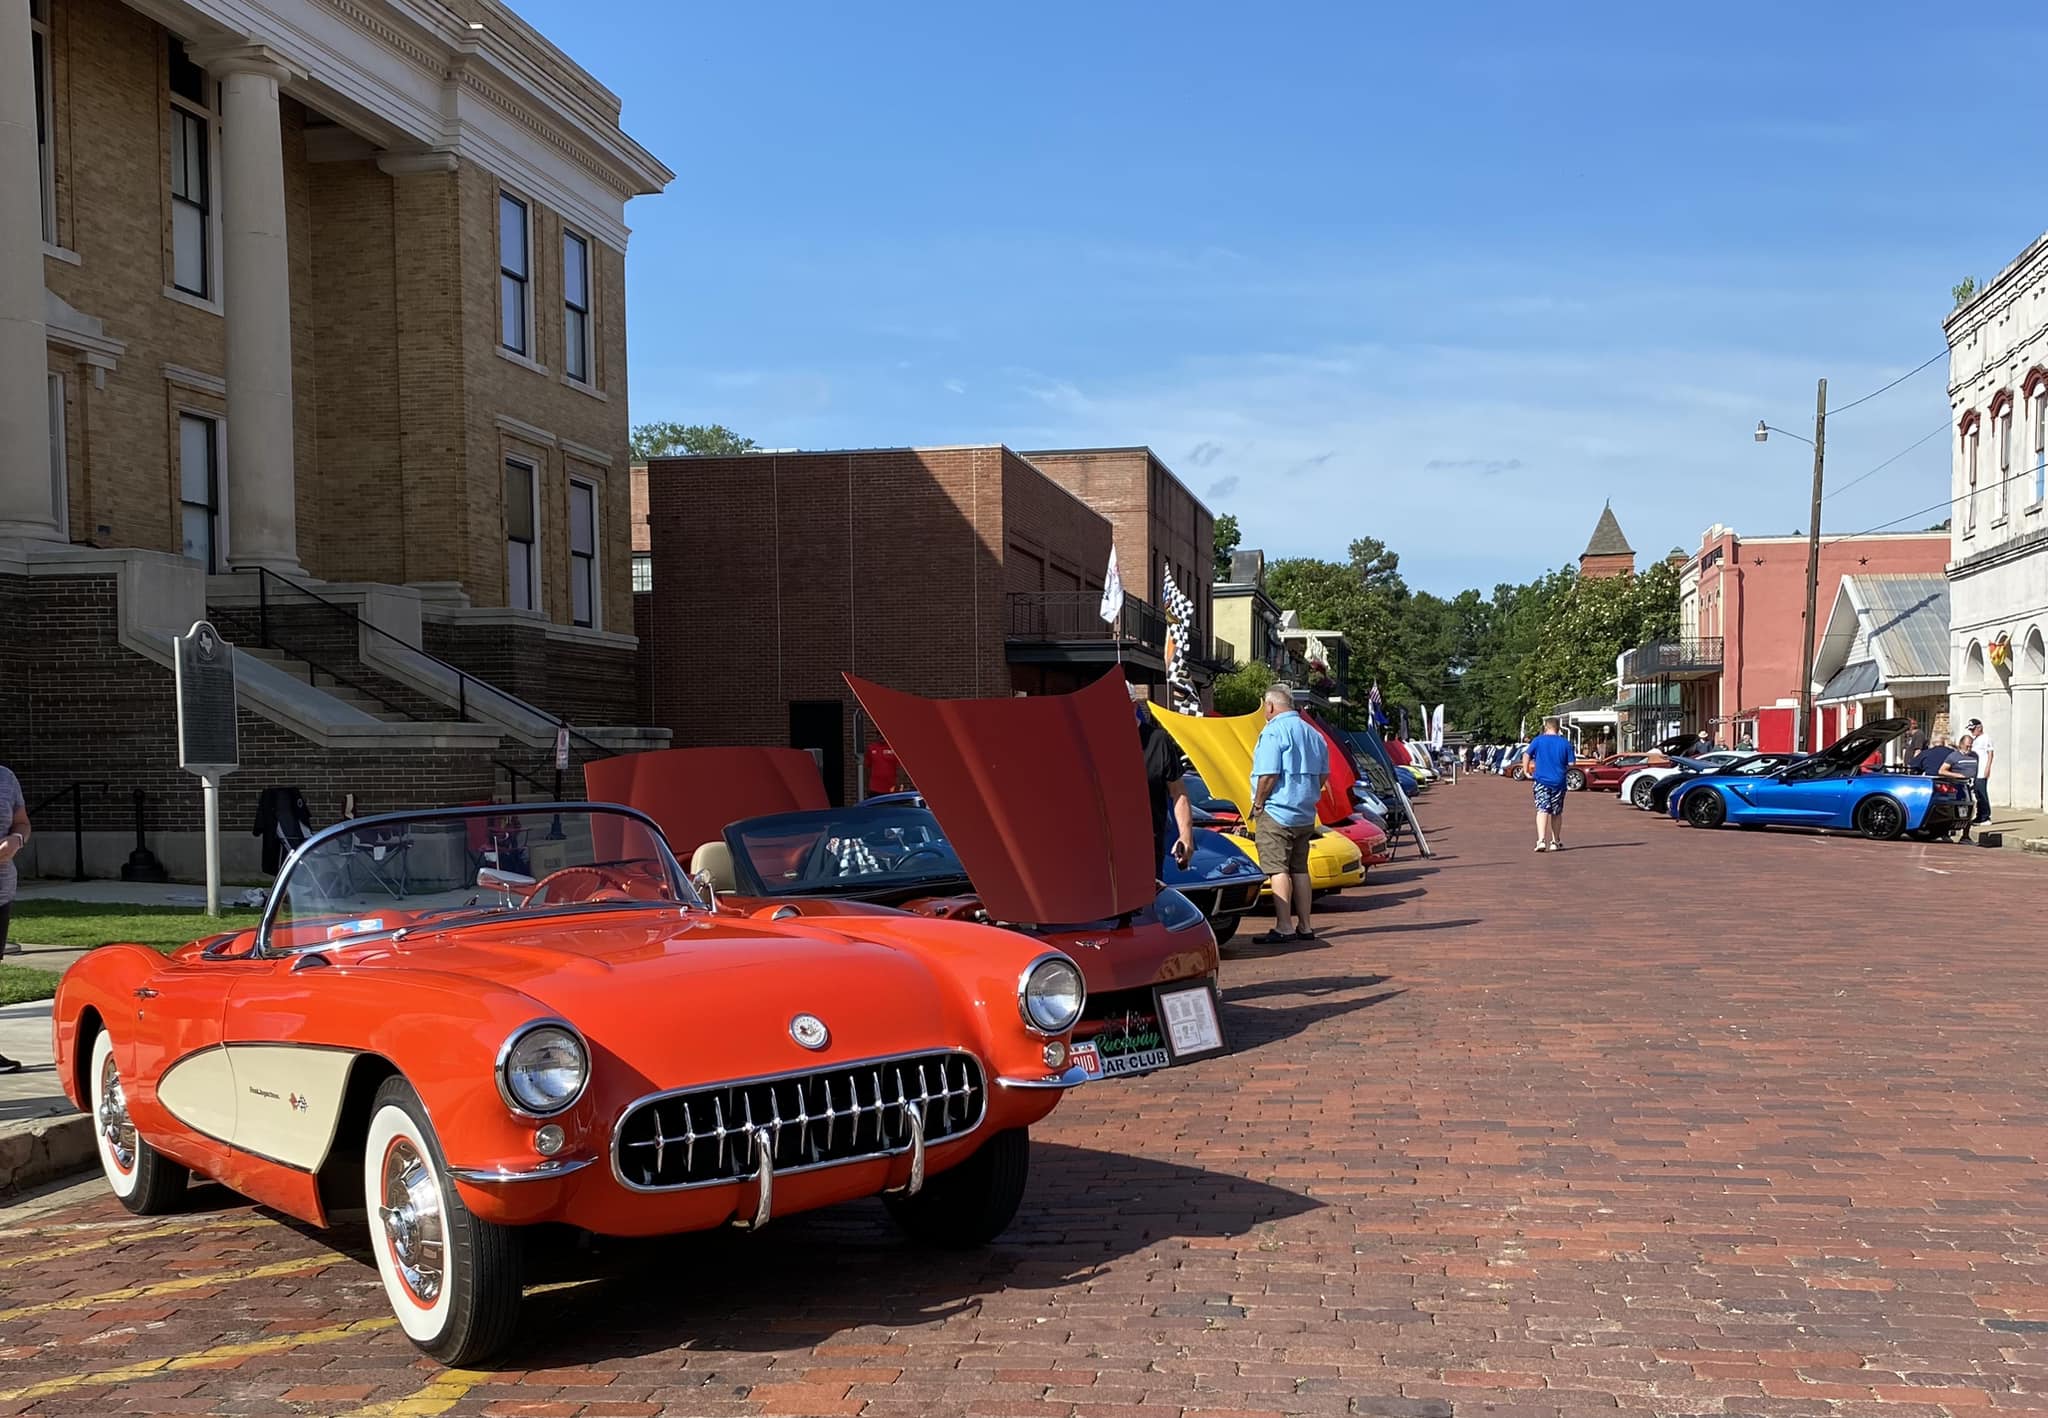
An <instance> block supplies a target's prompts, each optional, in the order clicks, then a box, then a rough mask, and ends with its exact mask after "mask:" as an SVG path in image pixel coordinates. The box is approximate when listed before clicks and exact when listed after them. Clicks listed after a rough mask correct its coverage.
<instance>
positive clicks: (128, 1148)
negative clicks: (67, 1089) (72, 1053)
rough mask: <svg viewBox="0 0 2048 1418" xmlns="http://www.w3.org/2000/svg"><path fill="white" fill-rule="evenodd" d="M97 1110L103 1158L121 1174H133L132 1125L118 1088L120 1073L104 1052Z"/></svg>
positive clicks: (133, 1131)
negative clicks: (103, 1143) (103, 1144)
mask: <svg viewBox="0 0 2048 1418" xmlns="http://www.w3.org/2000/svg"><path fill="white" fill-rule="evenodd" d="M99 1094H100V1098H99V1106H98V1107H97V1108H95V1109H94V1112H95V1113H96V1114H97V1115H98V1119H99V1125H100V1137H101V1139H102V1140H103V1141H104V1142H105V1143H106V1149H107V1156H108V1158H109V1160H111V1161H112V1162H113V1164H114V1165H115V1166H116V1167H119V1168H120V1169H121V1170H122V1171H123V1172H132V1171H134V1170H135V1124H134V1122H133V1121H132V1120H130V1118H129V1116H128V1095H127V1093H126V1092H125V1091H123V1089H122V1087H121V1070H120V1069H118V1068H116V1067H115V1066H114V1055H113V1054H112V1052H111V1051H110V1052H108V1054H107V1055H106V1057H105V1058H103V1059H101V1060H100V1087H99Z"/></svg>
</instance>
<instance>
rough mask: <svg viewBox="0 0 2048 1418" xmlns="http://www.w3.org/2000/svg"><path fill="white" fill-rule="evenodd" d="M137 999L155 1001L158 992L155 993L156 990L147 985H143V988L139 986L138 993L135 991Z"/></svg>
mask: <svg viewBox="0 0 2048 1418" xmlns="http://www.w3.org/2000/svg"><path fill="white" fill-rule="evenodd" d="M135 998H137V999H155V998H156V991H155V990H152V989H151V988H150V987H149V986H147V985H142V986H139V987H137V989H136V991H135Z"/></svg>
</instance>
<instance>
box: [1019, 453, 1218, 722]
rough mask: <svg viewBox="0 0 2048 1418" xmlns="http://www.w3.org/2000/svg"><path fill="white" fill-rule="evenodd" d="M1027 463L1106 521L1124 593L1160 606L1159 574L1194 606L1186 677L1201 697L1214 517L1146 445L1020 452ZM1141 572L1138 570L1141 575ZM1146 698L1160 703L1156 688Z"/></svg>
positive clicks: (1209, 661)
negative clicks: (1132, 593)
mask: <svg viewBox="0 0 2048 1418" xmlns="http://www.w3.org/2000/svg"><path fill="white" fill-rule="evenodd" d="M1024 456H1025V457H1026V458H1029V459H1030V460H1031V462H1032V464H1033V465H1034V466H1035V467H1037V468H1038V469H1039V470H1040V471H1041V472H1043V473H1044V474H1045V475H1046V476H1047V477H1049V478H1051V479H1052V480H1053V481H1055V482H1057V483H1058V484H1059V485H1060V486H1061V487H1064V488H1065V489H1066V490H1067V491H1069V492H1071V493H1073V494H1074V496H1076V497H1078V498H1080V499H1081V500H1082V501H1083V502H1085V503H1087V504H1088V505H1089V506H1090V507H1092V508H1094V509H1095V510H1096V511H1097V512H1100V513H1101V514H1102V515H1103V516H1105V517H1107V518H1108V519H1109V525H1110V527H1111V528H1112V529H1113V530H1114V532H1115V534H1116V549H1117V562H1118V569H1119V572H1120V574H1121V575H1122V576H1123V580H1124V586H1125V588H1126V589H1127V590H1130V591H1134V592H1137V593H1138V594H1140V595H1142V596H1143V597H1144V598H1145V599H1146V600H1148V601H1150V602H1152V603H1153V604H1154V605H1162V606H1163V605H1165V604H1166V577H1167V576H1168V575H1169V574H1171V575H1172V577H1173V582H1174V584H1175V585H1176V586H1178V587H1179V588H1180V590H1181V593H1182V594H1183V595H1185V596H1186V597H1187V598H1188V600H1189V602H1190V603H1191V604H1192V605H1193V606H1194V608H1195V624H1194V628H1193V632H1192V633H1191V634H1190V636H1189V638H1188V642H1189V649H1190V656H1189V663H1188V670H1189V678H1191V679H1192V680H1193V681H1194V684H1195V688H1196V690H1197V691H1198V692H1201V693H1202V694H1203V699H1204V702H1205V703H1206V702H1207V693H1206V691H1207V688H1208V686H1209V685H1210V684H1211V683H1212V682H1213V681H1214V680H1215V678H1216V670H1215V663H1214V659H1215V651H1214V649H1213V643H1214V638H1215V633H1216V623H1215V616H1214V609H1213V606H1212V602H1211V594H1212V593H1211V590H1210V584H1211V583H1212V582H1213V581H1214V580H1215V579H1216V578H1215V575H1214V567H1215V564H1216V519H1215V518H1214V517H1213V516H1212V515H1211V514H1210V512H1209V509H1208V508H1207V507H1205V506H1203V505H1202V502H1201V499H1199V498H1197V497H1196V496H1195V495H1194V493H1193V492H1191V491H1189V489H1188V486H1187V484H1186V483H1184V482H1182V481H1181V480H1180V479H1179V478H1178V477H1176V476H1175V475H1174V472H1173V469H1171V468H1169V467H1167V466H1166V464H1165V463H1164V462H1162V461H1161V460H1160V457H1159V455H1158V454H1157V453H1154V452H1153V451H1152V450H1151V449H1150V448H1142V447H1141V448H1058V449H1044V450H1041V451H1039V452H1035V453H1026V454H1025V455H1024ZM1141 573H1142V574H1141ZM1154 695H1155V697H1156V698H1158V699H1159V700H1160V701H1161V702H1166V701H1167V700H1168V697H1169V696H1168V694H1167V691H1166V690H1165V689H1164V688H1160V689H1157V690H1155V691H1154Z"/></svg>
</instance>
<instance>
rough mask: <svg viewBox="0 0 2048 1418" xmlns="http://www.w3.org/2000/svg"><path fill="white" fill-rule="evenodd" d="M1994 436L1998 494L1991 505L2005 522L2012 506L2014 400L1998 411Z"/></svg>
mask: <svg viewBox="0 0 2048 1418" xmlns="http://www.w3.org/2000/svg"><path fill="white" fill-rule="evenodd" d="M1992 430H1993V432H1992V436H1993V437H1994V438H1996V439H1997V440H1998V444H1997V446H1998V495H1997V496H1996V497H1994V498H1993V499H1992V500H1991V505H1992V506H1993V507H1995V508H1997V509H1998V513H1997V520H1998V521H2000V522H2003V521H2004V520H2005V514H2006V512H2007V511H2008V510H2009V509H2010V508H2011V506H2012V400H2011V399H2007V400H2006V401H2005V407H2004V408H2002V409H2000V410H1999V411H1998V421H1997V422H1996V423H1995V424H1993V425H1992Z"/></svg>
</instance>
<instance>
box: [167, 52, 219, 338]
mask: <svg viewBox="0 0 2048 1418" xmlns="http://www.w3.org/2000/svg"><path fill="white" fill-rule="evenodd" d="M213 121H214V105H213V83H212V81H211V80H209V79H208V78H207V77H206V71H205V70H204V69H201V68H200V67H199V66H198V65H197V64H194V63H193V62H192V60H191V59H190V58H189V57H188V56H187V55H186V53H185V47H184V46H183V45H182V44H179V43H178V42H177V41H176V40H172V41H171V284H172V285H174V286H176V287H177V288H178V289H179V290H181V291H183V292H185V294H187V295H196V296H198V297H199V298H200V299H201V300H211V299H213V286H214V281H213Z"/></svg>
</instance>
